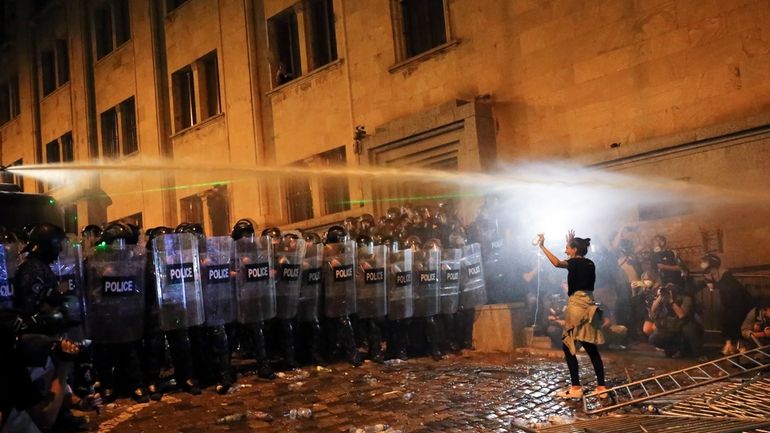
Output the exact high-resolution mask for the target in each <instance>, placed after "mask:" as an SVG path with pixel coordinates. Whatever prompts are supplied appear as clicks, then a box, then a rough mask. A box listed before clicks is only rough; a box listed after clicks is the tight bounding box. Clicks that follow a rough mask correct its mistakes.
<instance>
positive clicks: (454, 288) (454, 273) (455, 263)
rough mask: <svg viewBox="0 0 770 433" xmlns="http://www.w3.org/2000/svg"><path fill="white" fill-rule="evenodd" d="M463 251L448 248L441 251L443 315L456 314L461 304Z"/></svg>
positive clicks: (440, 273) (440, 291) (440, 275)
mask: <svg viewBox="0 0 770 433" xmlns="http://www.w3.org/2000/svg"><path fill="white" fill-rule="evenodd" d="M462 258H463V250H461V249H460V248H447V249H443V250H441V271H440V272H439V278H440V279H441V288H440V289H439V294H440V298H441V301H440V303H441V314H454V313H456V312H457V308H458V307H459V304H460V268H461V266H460V264H461V263H462Z"/></svg>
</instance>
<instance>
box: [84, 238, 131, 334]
mask: <svg viewBox="0 0 770 433" xmlns="http://www.w3.org/2000/svg"><path fill="white" fill-rule="evenodd" d="M86 288H87V292H88V293H87V304H86V305H87V309H88V314H87V318H88V330H89V332H90V338H91V339H92V340H94V341H95V342H97V343H128V342H133V341H138V340H139V339H141V338H142V334H143V331H144V307H145V304H144V255H143V254H142V251H141V250H139V249H114V250H113V249H109V248H107V249H100V250H97V251H94V253H93V254H92V255H91V257H89V258H88V260H87V261H86Z"/></svg>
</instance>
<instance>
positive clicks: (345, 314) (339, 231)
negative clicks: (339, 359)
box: [323, 225, 362, 367]
mask: <svg viewBox="0 0 770 433" xmlns="http://www.w3.org/2000/svg"><path fill="white" fill-rule="evenodd" d="M355 251H356V244H355V241H352V240H350V239H349V237H348V232H347V231H346V230H345V228H344V227H341V226H338V225H335V226H331V227H329V229H328V230H327V231H326V237H325V240H324V249H323V279H324V313H325V315H326V318H327V319H328V321H329V326H330V328H331V331H332V333H333V335H334V340H333V341H334V352H337V351H338V350H340V349H341V350H342V351H343V353H344V356H345V358H346V360H347V361H348V362H350V363H351V364H352V365H353V366H356V367H358V366H360V365H361V362H362V361H361V356H360V355H359V353H358V350H357V349H356V342H355V334H354V332H353V325H352V324H351V322H350V315H351V314H353V313H355V312H356V285H355V278H354V272H353V267H354V265H355Z"/></svg>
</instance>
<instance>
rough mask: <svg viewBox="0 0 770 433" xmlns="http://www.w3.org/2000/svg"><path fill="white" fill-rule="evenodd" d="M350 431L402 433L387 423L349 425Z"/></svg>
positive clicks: (355, 432) (354, 432) (357, 432)
mask: <svg viewBox="0 0 770 433" xmlns="http://www.w3.org/2000/svg"><path fill="white" fill-rule="evenodd" d="M349 432H350V433H402V430H399V429H393V428H390V426H389V425H387V424H374V425H368V426H366V427H364V428H357V427H351V428H350V430H349Z"/></svg>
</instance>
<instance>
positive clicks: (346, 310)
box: [323, 241, 356, 318]
mask: <svg viewBox="0 0 770 433" xmlns="http://www.w3.org/2000/svg"><path fill="white" fill-rule="evenodd" d="M323 262H324V263H323V277H324V310H325V311H324V312H325V314H326V317H330V318H334V317H342V316H347V315H350V314H353V313H355V312H356V280H355V278H354V271H353V268H354V267H355V265H356V243H355V241H348V242H346V243H339V244H327V245H324V259H323Z"/></svg>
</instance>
